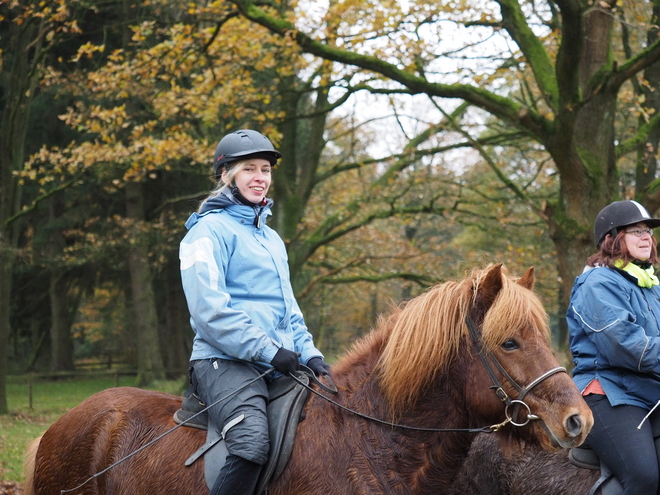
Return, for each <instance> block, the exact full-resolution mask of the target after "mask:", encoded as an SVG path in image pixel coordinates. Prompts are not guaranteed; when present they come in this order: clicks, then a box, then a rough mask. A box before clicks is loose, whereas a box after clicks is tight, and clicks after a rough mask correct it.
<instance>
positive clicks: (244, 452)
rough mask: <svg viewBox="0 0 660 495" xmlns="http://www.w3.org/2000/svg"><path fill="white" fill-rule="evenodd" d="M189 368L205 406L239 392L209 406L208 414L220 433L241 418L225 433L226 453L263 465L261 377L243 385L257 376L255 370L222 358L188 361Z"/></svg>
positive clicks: (264, 439)
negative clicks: (241, 417)
mask: <svg viewBox="0 0 660 495" xmlns="http://www.w3.org/2000/svg"><path fill="white" fill-rule="evenodd" d="M191 365H192V367H193V375H194V376H193V385H194V386H195V388H196V392H197V394H198V395H199V397H200V398H201V399H202V400H203V401H204V403H205V404H207V405H210V404H213V403H214V402H215V401H217V400H218V399H220V398H222V397H226V396H228V395H230V394H231V393H232V392H235V391H236V390H238V389H241V390H240V391H239V392H237V393H235V394H234V395H232V396H231V397H229V398H228V399H226V400H223V401H221V402H220V403H218V404H217V405H215V406H213V407H211V408H210V409H209V415H210V416H211V418H212V419H213V421H214V422H215V424H216V425H217V426H218V428H219V429H220V430H222V429H223V428H224V427H225V425H227V424H228V423H229V422H231V421H233V420H235V419H237V418H239V417H240V416H241V415H243V416H244V417H243V419H242V420H241V421H240V422H238V423H236V424H235V425H233V426H232V427H231V428H230V429H229V430H228V431H227V433H226V436H225V442H226V445H227V450H228V451H229V453H230V454H233V455H236V456H238V457H242V458H243V459H247V460H248V461H252V462H254V463H256V464H260V465H264V464H265V463H266V460H267V459H268V448H269V443H268V418H267V416H266V407H267V405H268V388H267V385H266V380H265V379H264V378H260V379H258V380H256V381H255V382H254V383H252V384H250V385H249V386H246V384H247V383H249V382H250V381H252V380H254V379H255V378H257V377H258V376H259V375H260V374H261V373H260V372H259V370H258V369H256V368H255V367H253V366H251V365H250V364H248V363H244V362H240V361H230V360H226V359H212V360H208V359H201V360H198V361H192V362H191Z"/></svg>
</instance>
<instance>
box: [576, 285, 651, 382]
mask: <svg viewBox="0 0 660 495" xmlns="http://www.w3.org/2000/svg"><path fill="white" fill-rule="evenodd" d="M633 290H638V289H637V288H633ZM642 290H644V289H642ZM651 296H652V294H651V293H649V295H648V297H651ZM631 300H632V297H631V291H630V289H628V288H625V287H624V286H622V285H621V284H616V283H613V282H612V280H608V279H605V278H601V277H589V279H588V281H587V282H586V283H584V284H583V285H582V286H581V287H580V289H579V291H577V293H576V294H575V297H574V298H573V299H572V300H571V308H570V310H571V311H573V314H574V316H575V318H576V320H577V321H579V322H581V327H582V329H583V331H584V332H585V333H586V335H587V338H589V340H590V341H591V342H592V343H593V345H594V346H595V347H596V349H597V352H598V356H599V360H600V361H601V362H599V363H598V366H599V367H613V368H624V369H628V370H633V371H636V372H643V373H656V374H659V373H660V362H659V357H660V338H658V337H656V336H650V335H647V333H646V332H645V330H644V327H643V326H642V325H640V323H639V322H644V321H647V319H649V318H654V316H653V314H651V313H650V311H649V310H648V308H644V311H645V313H646V314H643V315H640V314H637V313H639V312H641V308H634V307H633V304H632V303H631Z"/></svg>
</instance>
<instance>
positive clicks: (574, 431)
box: [566, 414, 582, 437]
mask: <svg viewBox="0 0 660 495" xmlns="http://www.w3.org/2000/svg"><path fill="white" fill-rule="evenodd" d="M566 432H567V433H568V434H569V435H570V436H572V437H577V436H578V435H579V434H580V433H581V432H582V419H581V418H580V415H579V414H573V415H571V416H569V417H568V418H567V419H566Z"/></svg>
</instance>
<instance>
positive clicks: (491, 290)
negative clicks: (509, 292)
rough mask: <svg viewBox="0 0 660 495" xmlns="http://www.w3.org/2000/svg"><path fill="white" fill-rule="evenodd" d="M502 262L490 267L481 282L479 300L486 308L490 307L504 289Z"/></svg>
mask: <svg viewBox="0 0 660 495" xmlns="http://www.w3.org/2000/svg"><path fill="white" fill-rule="evenodd" d="M502 277H503V274H502V263H498V264H496V265H493V266H492V267H490V269H489V270H488V272H487V273H486V275H485V276H484V278H483V279H482V280H481V283H480V284H479V289H478V292H479V294H478V295H479V301H480V303H482V304H484V306H485V307H486V308H490V307H491V306H492V304H493V301H495V297H496V296H497V294H498V293H499V292H500V290H501V289H502V285H503V283H502Z"/></svg>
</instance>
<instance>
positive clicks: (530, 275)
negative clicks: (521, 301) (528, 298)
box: [518, 266, 536, 290]
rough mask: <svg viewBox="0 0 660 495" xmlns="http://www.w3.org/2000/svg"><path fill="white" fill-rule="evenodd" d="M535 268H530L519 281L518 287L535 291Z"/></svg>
mask: <svg viewBox="0 0 660 495" xmlns="http://www.w3.org/2000/svg"><path fill="white" fill-rule="evenodd" d="M535 280H536V279H535V278H534V267H533V266H530V267H529V269H528V270H527V271H526V272H525V274H524V275H523V276H522V277H520V278H519V279H518V285H522V286H523V287H524V288H526V289H529V290H534V282H535Z"/></svg>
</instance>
